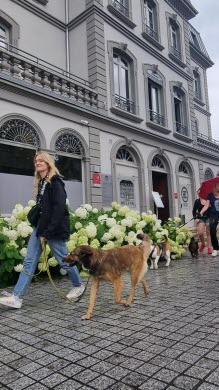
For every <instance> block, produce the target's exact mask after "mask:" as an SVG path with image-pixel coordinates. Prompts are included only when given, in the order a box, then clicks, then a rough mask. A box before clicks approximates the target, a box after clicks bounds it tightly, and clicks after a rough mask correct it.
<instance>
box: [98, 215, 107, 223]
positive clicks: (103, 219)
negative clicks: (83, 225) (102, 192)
mask: <svg viewBox="0 0 219 390" xmlns="http://www.w3.org/2000/svg"><path fill="white" fill-rule="evenodd" d="M107 219H108V215H107V214H103V215H100V216H99V217H98V221H99V222H103V221H106V220H107Z"/></svg>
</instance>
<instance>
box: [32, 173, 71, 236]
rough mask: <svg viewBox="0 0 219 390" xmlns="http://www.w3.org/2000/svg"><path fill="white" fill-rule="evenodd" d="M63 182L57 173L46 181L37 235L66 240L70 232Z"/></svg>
mask: <svg viewBox="0 0 219 390" xmlns="http://www.w3.org/2000/svg"><path fill="white" fill-rule="evenodd" d="M66 198H67V195H66V191H65V184H64V183H63V181H62V179H61V177H60V176H58V175H54V176H53V177H52V178H51V182H50V183H47V185H46V188H45V191H44V194H43V199H42V212H41V215H40V220H39V225H38V228H37V233H36V234H37V236H43V237H45V238H46V239H48V240H50V239H57V240H58V239H59V240H66V239H67V238H68V236H69V233H70V220H69V211H68V207H67V206H66Z"/></svg>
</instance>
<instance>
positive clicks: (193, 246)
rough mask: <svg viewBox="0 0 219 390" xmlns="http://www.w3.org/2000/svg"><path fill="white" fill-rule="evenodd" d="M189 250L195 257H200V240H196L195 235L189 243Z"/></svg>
mask: <svg viewBox="0 0 219 390" xmlns="http://www.w3.org/2000/svg"><path fill="white" fill-rule="evenodd" d="M189 252H190V253H191V255H192V257H193V258H195V259H197V258H198V241H196V240H195V239H194V237H192V238H191V241H190V243H189Z"/></svg>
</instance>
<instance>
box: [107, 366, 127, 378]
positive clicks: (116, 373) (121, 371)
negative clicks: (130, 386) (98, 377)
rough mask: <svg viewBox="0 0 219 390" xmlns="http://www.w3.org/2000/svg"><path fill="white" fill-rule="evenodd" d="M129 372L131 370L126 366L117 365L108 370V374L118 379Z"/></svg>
mask: <svg viewBox="0 0 219 390" xmlns="http://www.w3.org/2000/svg"><path fill="white" fill-rule="evenodd" d="M128 373H129V370H127V369H126V368H123V367H120V366H117V367H114V368H112V369H111V370H109V371H107V376H110V377H111V378H114V379H116V380H121V379H122V378H124V377H125V376H126V375H127V374H128Z"/></svg>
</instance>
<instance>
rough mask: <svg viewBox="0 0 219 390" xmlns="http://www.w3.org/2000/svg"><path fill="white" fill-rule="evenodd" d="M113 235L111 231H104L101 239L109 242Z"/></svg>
mask: <svg viewBox="0 0 219 390" xmlns="http://www.w3.org/2000/svg"><path fill="white" fill-rule="evenodd" d="M111 238H112V236H111V234H110V233H104V235H103V237H102V238H101V241H103V242H108V241H109V240H111Z"/></svg>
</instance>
